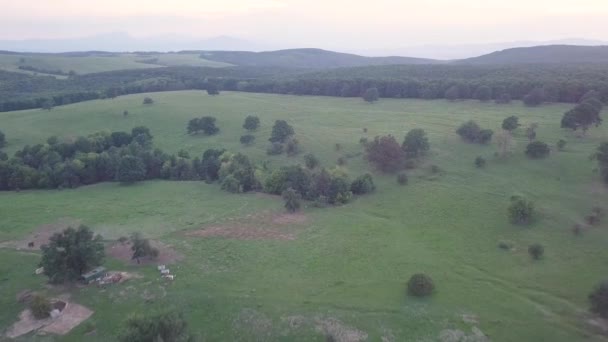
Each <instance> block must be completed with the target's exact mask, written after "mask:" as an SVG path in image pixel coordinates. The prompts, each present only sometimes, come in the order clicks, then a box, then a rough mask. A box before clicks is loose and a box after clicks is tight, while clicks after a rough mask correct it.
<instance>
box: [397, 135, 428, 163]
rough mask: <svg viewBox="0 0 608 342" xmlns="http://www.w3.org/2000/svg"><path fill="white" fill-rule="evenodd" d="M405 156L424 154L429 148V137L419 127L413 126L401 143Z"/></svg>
mask: <svg viewBox="0 0 608 342" xmlns="http://www.w3.org/2000/svg"><path fill="white" fill-rule="evenodd" d="M401 147H402V148H403V150H404V151H405V154H406V157H407V158H417V157H419V156H423V155H425V154H426V153H427V152H428V150H429V149H430V147H431V145H430V144H429V139H428V138H427V137H426V132H425V131H424V130H423V129H421V128H415V129H412V130H411V131H409V132H407V134H406V135H405V139H404V140H403V144H402V145H401Z"/></svg>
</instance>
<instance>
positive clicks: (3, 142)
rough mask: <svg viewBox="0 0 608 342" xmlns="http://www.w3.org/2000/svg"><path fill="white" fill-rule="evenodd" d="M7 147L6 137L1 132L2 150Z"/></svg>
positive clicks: (0, 145)
mask: <svg viewBox="0 0 608 342" xmlns="http://www.w3.org/2000/svg"><path fill="white" fill-rule="evenodd" d="M4 146H6V136H5V135H4V133H3V132H2V131H0V148H3V147H4Z"/></svg>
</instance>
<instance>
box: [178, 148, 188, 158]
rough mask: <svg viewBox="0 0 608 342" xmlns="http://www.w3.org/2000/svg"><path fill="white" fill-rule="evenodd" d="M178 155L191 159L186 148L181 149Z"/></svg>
mask: <svg viewBox="0 0 608 342" xmlns="http://www.w3.org/2000/svg"><path fill="white" fill-rule="evenodd" d="M177 156H178V157H180V158H184V159H190V153H188V151H186V150H184V149H181V150H179V151H178V152H177Z"/></svg>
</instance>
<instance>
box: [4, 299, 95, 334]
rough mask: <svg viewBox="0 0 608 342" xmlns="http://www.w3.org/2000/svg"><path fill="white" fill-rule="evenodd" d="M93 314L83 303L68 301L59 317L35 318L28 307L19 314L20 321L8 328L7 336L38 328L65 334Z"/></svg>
mask: <svg viewBox="0 0 608 342" xmlns="http://www.w3.org/2000/svg"><path fill="white" fill-rule="evenodd" d="M92 314H93V311H91V310H89V309H88V308H86V307H84V306H82V305H79V304H76V303H67V306H66V307H65V309H64V310H63V311H62V312H61V314H60V315H59V316H58V317H57V318H51V317H49V318H46V319H41V320H37V319H35V318H34V316H33V315H32V313H31V311H30V310H29V309H26V310H23V311H22V312H21V314H20V315H19V321H18V322H16V323H15V324H13V325H12V326H11V327H10V328H9V329H8V330H7V332H6V336H7V337H9V338H16V337H19V336H22V335H25V334H27V333H30V332H32V331H36V330H40V331H43V332H45V333H52V334H57V335H65V334H67V333H69V332H70V331H71V330H72V329H74V328H75V327H77V326H78V325H79V324H80V323H82V322H83V321H85V320H87V319H88V318H89V317H91V315H92Z"/></svg>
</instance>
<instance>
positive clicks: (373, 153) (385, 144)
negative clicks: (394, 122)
mask: <svg viewBox="0 0 608 342" xmlns="http://www.w3.org/2000/svg"><path fill="white" fill-rule="evenodd" d="M366 152H367V160H369V161H370V162H371V163H373V164H374V165H376V167H378V168H379V169H380V170H382V171H384V172H395V171H398V170H399V169H400V168H401V167H402V166H403V162H404V159H405V153H404V152H403V149H401V146H399V143H398V142H397V140H395V137H393V136H392V135H387V136H382V137H376V138H375V139H374V141H372V142H370V143H368V144H367V145H366Z"/></svg>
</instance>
